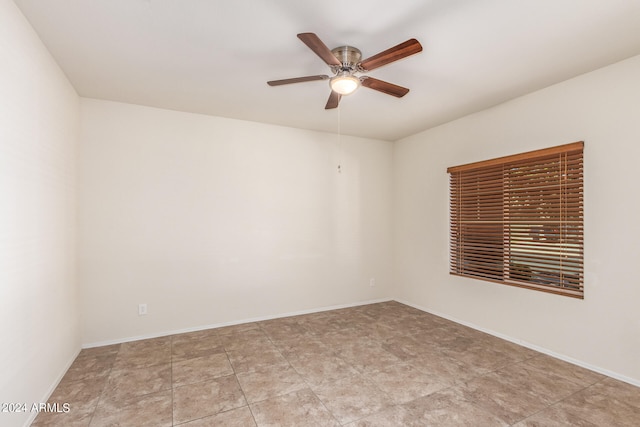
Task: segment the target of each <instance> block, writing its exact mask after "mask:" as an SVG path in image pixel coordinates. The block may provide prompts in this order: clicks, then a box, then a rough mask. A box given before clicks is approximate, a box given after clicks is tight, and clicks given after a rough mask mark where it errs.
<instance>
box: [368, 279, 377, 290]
mask: <svg viewBox="0 0 640 427" xmlns="http://www.w3.org/2000/svg"><path fill="white" fill-rule="evenodd" d="M375 285H376V279H374V278H373V277H372V278H371V279H369V287H370V288H373V287H374V286H375Z"/></svg>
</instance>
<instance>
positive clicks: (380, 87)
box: [361, 77, 409, 98]
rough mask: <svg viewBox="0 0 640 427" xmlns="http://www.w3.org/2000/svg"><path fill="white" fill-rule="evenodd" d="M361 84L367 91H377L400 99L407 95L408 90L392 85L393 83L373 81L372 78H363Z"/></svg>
mask: <svg viewBox="0 0 640 427" xmlns="http://www.w3.org/2000/svg"><path fill="white" fill-rule="evenodd" d="M361 83H362V86H364V87H368V88H369V89H373V90H377V91H379V92H382V93H386V94H387V95H392V96H395V97H397V98H402V97H403V96H405V95H406V94H407V93H409V89H407V88H406V87H402V86H398V85H394V84H393V83H389V82H385V81H384V80H378V79H374V78H373V77H363V78H362V80H361Z"/></svg>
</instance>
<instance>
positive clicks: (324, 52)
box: [267, 33, 422, 110]
mask: <svg viewBox="0 0 640 427" xmlns="http://www.w3.org/2000/svg"><path fill="white" fill-rule="evenodd" d="M298 38H299V39H300V40H302V42H303V43H304V44H306V45H307V46H308V47H309V49H311V50H312V51H314V52H315V54H316V55H318V56H319V57H320V59H322V60H323V61H324V62H325V63H326V64H327V65H328V66H329V68H331V72H332V73H333V74H334V75H333V77H329V76H327V75H322V74H321V75H316V76H305V77H295V78H292V79H283V80H271V81H268V82H267V84H268V85H269V86H280V85H287V84H291V83H303V82H310V81H315V80H329V86H330V87H331V94H330V95H329V100H328V101H327V105H325V107H324V108H325V109H327V110H328V109H331V108H337V107H338V103H339V102H340V99H341V98H342V96H344V95H349V94H351V93H353V92H354V91H355V90H356V89H358V87H360V86H361V85H362V86H364V87H368V88H369V89H373V90H377V91H379V92H382V93H386V94H387V95H392V96H395V97H398V98H401V97H403V96H405V95H406V94H407V93H408V92H409V89H407V88H405V87H402V86H398V85H395V84H393V83H389V82H385V81H383V80H378V79H375V78H373V77H369V76H366V75H360V76H359V74H361V73H366V72H367V71H371V70H374V69H376V68H378V67H382V66H383V65H387V64H389V63H391V62H394V61H397V60H399V59H402V58H406V57H407V56H410V55H413V54H416V53H418V52H421V51H422V45H421V44H420V43H419V42H418V40H416V39H409V40H407V41H406V42H404V43H400V44H399V45H396V46H394V47H392V48H389V49H387V50H384V51H382V52H380V53H378V54H377V55H374V56H371V57H369V58H367V59H365V60H361V58H362V53H361V52H360V50H359V49H356V48H355V47H352V46H340V47H336V48H335V49H329V48H328V47H327V46H326V45H325V44H324V43H323V42H322V40H320V38H319V37H318V36H317V35H315V34H314V33H301V34H298Z"/></svg>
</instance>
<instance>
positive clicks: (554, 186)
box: [447, 142, 584, 298]
mask: <svg viewBox="0 0 640 427" xmlns="http://www.w3.org/2000/svg"><path fill="white" fill-rule="evenodd" d="M583 146H584V143H583V142H576V143H573V144H567V145H562V146H558V147H552V148H547V149H543V150H537V151H532V152H528V153H523V154H517V155H514V156H507V157H501V158H498V159H493V160H487V161H483V162H477V163H472V164H467V165H462V166H454V167H450V168H448V169H447V172H448V173H449V174H450V201H449V202H450V233H451V234H450V273H451V274H454V275H458V276H464V277H472V278H476V279H481V280H488V281H492V282H498V283H503V284H507V285H513V286H520V287H525V288H531V289H537V290H541V291H546V292H552V293H556V294H561V295H567V296H572V297H576V298H583V297H584V273H583V235H584V233H583V161H582V152H583Z"/></svg>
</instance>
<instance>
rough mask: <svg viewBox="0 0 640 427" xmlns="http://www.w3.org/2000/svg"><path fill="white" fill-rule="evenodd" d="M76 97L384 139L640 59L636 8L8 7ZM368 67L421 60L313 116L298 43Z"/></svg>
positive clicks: (78, 3) (319, 84)
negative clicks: (336, 50) (392, 56)
mask: <svg viewBox="0 0 640 427" xmlns="http://www.w3.org/2000/svg"><path fill="white" fill-rule="evenodd" d="M15 2H16V4H17V5H18V6H19V7H20V9H21V10H22V11H23V13H24V14H25V15H26V17H27V19H28V20H29V21H30V23H31V25H32V26H33V27H34V28H35V30H36V31H37V32H38V34H39V35H40V37H41V39H42V40H43V42H44V43H45V45H46V46H47V47H48V48H49V50H50V51H51V53H52V54H53V56H54V57H55V59H56V60H57V62H58V63H59V64H60V66H61V67H62V69H63V70H64V72H65V73H66V75H67V76H68V78H69V79H70V81H71V83H72V84H73V85H74V87H75V88H76V90H77V91H78V93H79V94H80V95H81V96H84V97H91V98H100V99H107V100H114V101H122V102H128V103H133V104H141V105H148V106H154V107H160V108H166V109H172V110H180V111H189V112H195V113H203V114H210V115H215V116H222V117H229V118H236V119H242V120H252V121H257V122H264V123H273V124H278V125H285V126H292V127H298V128H304V129H314V130H322V131H328V132H338V131H340V132H341V133H343V134H348V135H358V136H363V137H371V138H378V139H385V140H396V139H399V138H402V137H404V136H407V135H410V134H413V133H416V132H418V131H421V130H424V129H427V128H429V127H432V126H435V125H438V124H441V123H444V122H447V121H450V120H452V119H455V118H458V117H461V116H464V115H466V114H469V113H472V112H475V111H478V110H482V109H484V108H487V107H490V106H492V105H495V104H498V103H500V102H503V101H505V100H508V99H511V98H514V97H517V96H520V95H523V94H525V93H528V92H532V91H535V90H537V89H540V88H543V87H545V86H549V85H551V84H554V83H556V82H560V81H562V80H566V79H568V78H571V77H573V76H576V75H579V74H582V73H585V72H588V71H591V70H594V69H597V68H600V67H602V66H605V65H608V64H611V63H613V62H617V61H619V60H622V59H625V58H628V57H631V56H634V55H638V54H640V1H638V0H519V1H515V0H394V1H389V0H366V1H360V0H352V1H344V0H323V1H321V2H320V1H313V2H312V1H301V0H226V1H219V0H56V1H43V0H15ZM301 32H314V33H316V34H317V35H318V36H319V37H320V38H321V39H322V40H323V41H324V42H325V44H326V45H327V46H328V47H329V48H333V47H336V46H340V45H345V44H348V45H352V46H355V47H358V48H359V49H360V50H361V51H362V53H363V57H365V58H366V57H369V56H372V55H374V54H376V53H378V52H380V51H382V50H384V49H387V48H389V47H391V46H394V45H396V44H398V43H401V42H403V41H405V40H407V39H409V38H417V39H418V40H419V41H420V42H421V43H422V45H423V47H424V51H423V52H421V53H419V54H417V55H413V56H410V57H408V58H406V59H403V60H401V61H398V62H396V63H393V64H390V65H387V66H385V67H382V68H379V69H376V70H374V71H372V72H370V75H371V76H372V77H376V78H378V79H382V80H387V81H389V82H392V83H395V84H398V85H401V86H405V87H408V88H410V89H411V92H409V94H408V95H406V96H405V97H404V98H400V99H397V98H394V97H391V96H388V95H384V94H382V93H380V92H377V91H373V90H369V89H367V88H361V89H360V90H358V91H357V92H356V93H355V94H353V95H351V96H348V97H343V99H342V102H341V104H340V108H339V109H337V110H324V105H325V103H326V101H327V98H328V96H329V87H328V84H327V82H326V81H316V82H307V83H299V84H294V85H288V86H279V87H269V86H267V84H266V81H267V80H276V79H283V78H289V77H298V76H306V75H314V74H329V68H328V67H327V66H326V65H325V64H324V62H322V60H320V58H318V57H317V56H316V55H315V54H314V53H313V52H312V51H311V50H309V49H308V48H307V47H306V46H305V45H304V44H303V43H302V42H301V41H300V40H298V38H297V37H296V34H297V33H301Z"/></svg>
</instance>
